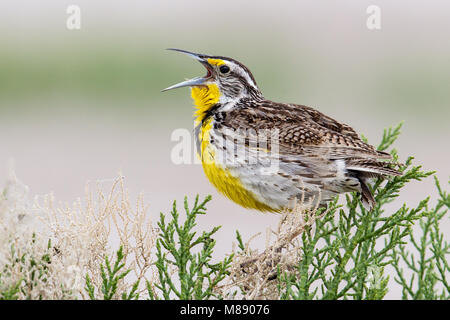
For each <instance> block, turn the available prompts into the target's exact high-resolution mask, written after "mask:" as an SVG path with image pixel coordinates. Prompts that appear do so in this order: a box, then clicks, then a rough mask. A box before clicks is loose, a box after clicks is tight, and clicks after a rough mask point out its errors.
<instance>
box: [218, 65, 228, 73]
mask: <svg viewBox="0 0 450 320" xmlns="http://www.w3.org/2000/svg"><path fill="white" fill-rule="evenodd" d="M219 70H220V72H221V73H228V72H229V71H230V67H229V66H227V65H221V66H220V68H219Z"/></svg>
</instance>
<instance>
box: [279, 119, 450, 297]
mask: <svg viewBox="0 0 450 320" xmlns="http://www.w3.org/2000/svg"><path fill="white" fill-rule="evenodd" d="M400 128H401V124H400V125H399V126H397V127H396V128H395V129H393V130H392V129H389V130H385V132H384V135H383V139H382V142H381V143H380V145H379V147H378V149H379V150H385V149H387V148H389V147H390V146H391V145H392V143H393V142H394V141H395V139H396V138H397V137H398V135H399V132H400ZM391 154H392V155H393V157H394V160H395V161H397V160H398V156H397V152H396V150H392V151H391ZM412 159H413V158H412V157H410V158H408V159H407V161H406V163H405V164H404V165H402V166H400V170H401V171H402V173H403V175H402V176H398V177H393V178H392V179H391V180H389V181H387V182H385V183H384V182H383V181H382V180H381V179H378V180H376V181H375V182H374V184H373V185H372V186H371V189H372V191H373V193H374V195H375V199H376V203H377V204H376V206H375V208H374V209H373V210H372V211H367V210H365V208H364V207H363V205H362V203H361V202H360V200H359V196H358V195H357V194H355V193H353V194H350V195H346V199H345V200H346V203H345V205H344V207H341V206H338V205H337V201H336V200H335V201H334V202H333V203H331V204H330V207H329V211H328V213H327V214H326V215H325V216H324V217H323V218H322V219H320V220H317V221H316V223H315V226H314V227H313V228H310V229H308V230H306V232H304V233H303V234H302V235H301V237H302V245H301V250H302V259H301V261H300V262H299V263H298V275H296V276H293V275H291V274H286V273H285V274H281V275H279V278H280V283H279V291H280V297H281V298H282V299H382V298H383V297H384V296H385V294H386V293H387V291H388V284H389V281H390V279H388V277H386V276H384V270H385V268H387V267H388V266H393V267H394V268H395V270H396V271H397V275H398V277H396V279H395V280H396V281H397V282H398V283H399V284H400V285H402V287H403V298H404V299H406V298H410V299H420V298H428V299H429V298H433V299H437V298H442V299H448V298H450V295H449V294H450V291H449V286H448V283H447V280H446V276H448V273H449V271H450V270H449V267H448V264H447V260H446V257H447V256H448V254H449V245H448V243H447V242H445V241H444V240H443V234H442V233H441V232H440V231H439V224H438V222H439V220H441V219H442V218H443V217H444V215H445V214H446V213H447V210H448V205H449V199H448V196H447V195H446V194H445V193H443V192H442V190H441V189H440V187H439V184H438V183H437V186H438V190H439V195H440V197H441V199H440V200H439V202H438V204H437V206H436V207H434V208H431V209H430V208H429V200H430V198H429V197H428V198H426V199H424V200H422V201H419V202H418V203H417V204H416V205H415V206H414V207H408V206H406V204H404V205H403V206H401V207H400V208H399V209H397V210H395V211H394V212H391V210H390V211H388V212H386V210H385V205H386V204H388V203H390V202H392V201H393V200H394V199H395V198H397V197H398V195H399V192H400V190H401V188H402V187H403V186H404V185H405V184H406V183H408V182H410V181H412V180H417V181H421V180H422V179H423V178H426V177H428V176H430V175H432V174H433V172H424V171H422V170H421V167H420V166H413V165H412ZM436 181H437V180H436ZM344 208H345V209H344ZM444 208H446V209H445V210H444ZM416 222H418V223H419V224H420V226H421V227H422V229H423V234H422V237H421V238H420V239H415V238H414V236H413V233H412V232H411V230H412V227H413V225H414V224H415V223H416ZM431 229H432V230H431ZM408 240H409V241H411V242H412V243H413V244H414V246H415V248H416V249H417V251H419V258H418V261H415V260H414V258H413V256H411V254H410V253H409V252H408V251H407V250H406V249H405V248H406V244H407V243H408ZM425 252H429V253H430V255H429V256H427V257H425ZM402 261H403V262H405V263H406V264H407V267H408V268H409V269H410V270H409V271H410V272H412V275H411V279H410V281H409V282H408V281H407V280H406V279H405V277H404V276H403V269H402V268H401V266H400V262H402ZM436 269H437V271H436ZM414 279H417V281H418V284H417V289H416V290H415V291H414V290H413V289H412V286H413V281H414ZM438 283H441V284H442V285H443V287H444V288H442V290H443V291H442V293H441V294H439V295H437V294H436V293H435V291H434V288H435V287H436V285H437V284H438Z"/></svg>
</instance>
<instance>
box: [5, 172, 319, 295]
mask: <svg viewBox="0 0 450 320" xmlns="http://www.w3.org/2000/svg"><path fill="white" fill-rule="evenodd" d="M316 211H317V206H316V207H315V206H314V205H313V203H312V202H311V203H308V204H306V205H301V204H298V205H297V206H296V207H295V208H294V209H293V210H291V211H289V212H284V213H283V214H282V215H281V216H280V221H279V224H278V226H277V228H276V229H275V230H266V249H265V251H264V252H262V253H259V252H258V251H257V250H252V249H251V241H252V239H254V238H255V237H257V236H261V234H257V235H255V236H254V237H252V238H251V239H250V240H249V241H248V242H247V244H246V245H245V249H244V250H239V251H238V250H236V248H235V249H233V251H234V254H235V257H234V260H233V264H232V267H231V269H230V271H231V273H230V275H229V277H228V278H227V279H226V280H225V281H223V282H222V284H221V285H220V286H218V287H217V288H216V292H217V293H218V294H220V295H222V296H223V297H224V298H225V299H227V298H228V299H229V298H240V299H277V298H278V289H277V284H278V281H273V279H275V278H276V274H277V268H278V269H279V270H280V271H281V272H284V271H287V272H296V267H295V266H296V265H297V264H298V261H299V260H300V256H301V255H300V249H299V248H300V242H299V241H298V235H300V234H301V233H302V232H303V231H304V230H305V228H308V227H311V226H312V225H313V224H314V222H315V220H316V219H320V218H321V217H322V216H323V215H324V214H325V212H324V213H322V214H321V215H317V212H316ZM154 225H155V224H153V223H152V221H151V220H150V218H149V214H148V210H147V207H146V206H145V205H144V199H143V196H142V195H139V196H138V198H137V200H136V201H135V202H131V201H130V199H129V195H128V191H127V190H126V188H125V186H124V178H123V177H122V176H120V177H119V178H117V179H115V180H114V181H112V185H111V186H110V191H109V192H108V193H105V192H104V191H103V188H102V184H101V183H99V182H98V183H96V184H95V185H94V186H92V185H89V184H88V185H87V187H86V191H85V197H84V199H83V200H81V199H78V200H77V201H76V202H75V203H74V204H73V205H70V206H69V205H64V206H63V205H61V204H57V203H56V201H55V198H54V196H53V195H52V194H49V195H46V196H43V197H36V198H35V199H33V200H31V199H30V197H29V194H28V188H27V187H26V186H25V185H24V184H22V183H21V182H20V181H19V180H18V179H17V178H16V177H15V175H14V174H11V175H10V178H9V180H8V182H7V186H6V188H5V190H4V192H3V195H2V196H1V198H0V228H1V230H2V231H1V233H0V267H1V268H2V270H4V272H3V277H2V278H1V279H0V292H1V290H4V289H5V288H9V287H11V286H13V285H14V284H16V283H18V282H19V281H22V290H21V291H20V292H19V296H18V297H19V299H26V298H29V299H88V298H89V297H88V295H87V293H86V291H85V289H84V286H85V276H86V274H87V275H89V277H90V279H91V282H92V284H93V285H94V287H96V288H101V287H102V278H101V273H100V264H102V263H104V261H105V256H108V257H113V256H114V253H115V251H116V249H117V248H118V247H119V245H122V247H123V253H124V262H125V268H124V269H130V270H131V272H130V273H129V274H128V275H127V277H125V278H124V279H122V280H121V281H120V282H119V284H118V290H117V293H116V295H115V296H114V298H116V299H119V298H120V294H121V293H122V292H125V291H129V290H130V288H131V286H132V284H133V283H134V282H135V281H136V280H139V283H140V285H139V288H138V292H139V294H140V298H145V297H148V292H147V287H146V284H147V283H149V284H150V287H151V288H152V290H154V289H155V286H154V284H155V283H157V282H158V276H157V268H156V266H155V264H154V262H155V251H156V239H157V236H158V230H157V229H156V228H155V227H154ZM49 240H50V242H49ZM117 240H119V243H117ZM49 244H50V245H49ZM11 248H14V250H11ZM42 257H48V258H49V261H50V263H47V264H46V263H43V264H39V263H38V264H35V265H33V264H34V262H36V261H42ZM172 271H173V272H171V274H175V271H176V270H172ZM36 274H40V275H41V276H40V277H36ZM95 298H98V299H101V298H102V295H101V291H100V290H97V291H96V297H95Z"/></svg>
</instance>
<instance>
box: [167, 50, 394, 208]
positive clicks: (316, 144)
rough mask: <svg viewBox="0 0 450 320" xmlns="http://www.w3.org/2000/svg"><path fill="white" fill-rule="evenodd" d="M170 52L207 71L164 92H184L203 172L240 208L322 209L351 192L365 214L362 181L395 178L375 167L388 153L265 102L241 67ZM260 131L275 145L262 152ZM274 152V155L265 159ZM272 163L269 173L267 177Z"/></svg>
mask: <svg viewBox="0 0 450 320" xmlns="http://www.w3.org/2000/svg"><path fill="white" fill-rule="evenodd" d="M169 50H174V51H178V52H181V53H184V54H187V55H189V56H190V57H192V58H194V59H196V60H198V61H199V62H200V63H201V64H202V65H203V66H205V68H206V71H207V74H206V75H205V76H203V77H197V78H194V79H191V80H186V81H184V82H181V83H178V84H176V85H173V86H171V87H168V88H166V89H164V90H163V91H166V90H170V89H175V88H180V87H186V86H189V87H191V95H192V98H193V100H194V103H195V106H196V108H197V110H196V112H195V138H196V144H197V152H198V154H199V156H200V158H201V160H202V165H203V168H204V172H205V174H206V176H207V177H208V179H209V181H210V182H211V183H212V184H213V185H214V186H215V187H216V188H217V189H218V190H219V191H220V192H221V193H223V194H224V195H225V196H227V197H228V198H230V199H231V200H233V201H235V202H236V203H238V204H239V205H241V206H243V207H245V208H252V209H257V210H260V211H272V212H279V211H281V210H283V209H290V208H292V206H293V205H294V204H295V201H297V199H302V200H304V201H305V200H310V199H320V204H321V205H326V203H327V201H329V200H331V199H332V198H333V197H334V196H335V195H337V194H340V193H344V192H351V191H357V192H359V193H360V194H361V198H362V202H363V204H364V206H365V207H366V208H368V209H369V210H370V209H371V208H373V206H374V204H375V200H374V197H373V195H372V193H371V191H370V189H369V188H368V185H367V181H368V179H370V178H374V177H386V176H395V175H400V172H398V171H397V170H395V169H392V168H391V166H390V164H389V163H387V162H384V161H382V160H387V159H391V158H392V157H391V155H390V154H388V153H385V152H382V151H377V150H375V148H374V147H373V146H371V145H369V144H367V143H365V142H363V141H362V140H361V139H360V138H359V136H358V134H357V133H356V132H355V130H353V129H352V128H351V127H350V126H348V125H346V124H343V123H340V122H338V121H336V120H334V119H332V118H330V117H328V116H326V115H324V114H323V113H321V112H319V111H317V110H315V109H313V108H311V107H307V106H303V105H297V104H285V103H277V102H273V101H270V100H267V99H265V98H264V97H263V95H262V93H261V91H260V90H259V88H258V86H257V85H256V81H255V78H254V77H253V75H252V73H251V72H250V70H249V69H248V68H247V67H246V66H244V65H243V64H242V63H240V62H238V61H236V60H234V59H231V58H227V57H221V56H209V55H205V54H198V53H192V52H189V51H185V50H179V49H169ZM261 131H264V132H267V131H269V132H272V133H273V132H276V135H271V137H273V136H275V137H276V141H275V143H276V144H275V143H274V141H273V140H271V142H268V143H266V144H265V145H263V147H261V144H260V143H259V137H258V134H259V132H261ZM269 134H270V133H269ZM267 136H268V134H267V133H265V137H267ZM275 145H276V148H277V152H276V156H275V153H272V152H271V151H273V149H275V148H274V146H275ZM275 160H276V163H277V166H275V167H276V170H267V168H268V163H272V162H275ZM271 168H273V167H272V166H271Z"/></svg>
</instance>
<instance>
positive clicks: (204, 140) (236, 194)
mask: <svg viewBox="0 0 450 320" xmlns="http://www.w3.org/2000/svg"><path fill="white" fill-rule="evenodd" d="M211 128H212V119H208V120H207V121H206V123H205V124H204V125H203V126H202V128H201V130H200V133H199V134H200V137H199V138H200V140H201V159H202V165H203V170H204V171H205V174H206V176H207V177H208V180H209V181H210V182H211V183H212V184H213V185H214V186H215V187H216V188H217V190H218V191H219V192H221V193H222V194H223V195H225V196H226V197H228V198H229V199H231V200H233V201H234V202H236V203H237V204H239V205H241V206H243V207H244V208H249V209H256V210H260V211H275V210H274V209H272V208H271V207H269V206H267V205H266V204H264V203H262V202H260V201H258V200H257V199H256V197H255V195H254V194H253V192H251V191H249V190H248V189H246V188H245V186H244V185H243V184H242V183H241V182H240V180H239V179H238V178H236V177H235V176H233V175H232V174H231V173H230V171H229V170H228V169H227V168H226V166H224V164H222V163H218V161H217V159H216V149H215V148H214V146H212V145H211V143H210V139H209V138H210V132H211V130H212V129H211Z"/></svg>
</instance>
